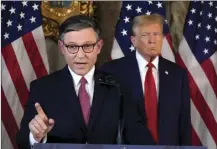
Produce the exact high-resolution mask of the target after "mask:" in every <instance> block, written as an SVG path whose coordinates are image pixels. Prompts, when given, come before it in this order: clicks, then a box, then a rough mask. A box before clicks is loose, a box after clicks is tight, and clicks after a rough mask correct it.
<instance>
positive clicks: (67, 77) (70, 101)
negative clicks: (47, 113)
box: [60, 66, 86, 129]
mask: <svg viewBox="0 0 217 149" xmlns="http://www.w3.org/2000/svg"><path fill="white" fill-rule="evenodd" d="M62 74H63V77H62V78H63V81H62V83H63V85H64V86H63V87H64V89H63V94H62V96H63V97H62V98H63V99H64V100H66V103H67V104H66V105H65V106H66V107H64V108H65V109H69V110H70V109H71V110H72V111H71V112H72V115H73V117H74V118H75V120H74V121H75V122H76V123H78V125H79V126H82V129H85V127H86V126H85V122H84V119H83V114H82V110H81V106H80V102H79V99H78V96H77V95H76V92H75V88H74V85H73V78H72V76H71V74H70V72H69V70H68V67H67V66H66V67H65V68H64V69H63V72H62ZM60 87H61V86H60ZM69 112H70V111H69Z"/></svg>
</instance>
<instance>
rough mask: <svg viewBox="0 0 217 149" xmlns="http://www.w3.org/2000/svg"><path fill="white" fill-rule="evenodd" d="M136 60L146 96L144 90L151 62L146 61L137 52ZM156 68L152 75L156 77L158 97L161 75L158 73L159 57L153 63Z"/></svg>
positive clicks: (153, 69)
mask: <svg viewBox="0 0 217 149" xmlns="http://www.w3.org/2000/svg"><path fill="white" fill-rule="evenodd" d="M136 60H137V63H138V66H139V72H140V76H141V81H142V90H143V93H144V94H145V89H144V82H145V77H146V73H147V70H148V67H147V66H146V65H147V64H148V63H149V62H148V61H146V60H145V59H144V58H143V56H142V55H141V54H140V53H138V52H137V51H136ZM151 63H152V64H153V65H154V67H153V68H152V74H153V77H154V81H155V85H156V90H157V97H158V95H159V73H158V63H159V57H158V56H157V57H156V58H155V59H154V60H153V61H152V62H151Z"/></svg>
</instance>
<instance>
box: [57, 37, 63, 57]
mask: <svg viewBox="0 0 217 149" xmlns="http://www.w3.org/2000/svg"><path fill="white" fill-rule="evenodd" d="M63 48H64V44H63V42H62V41H61V40H58V49H59V50H60V52H61V53H62V54H64V49H63Z"/></svg>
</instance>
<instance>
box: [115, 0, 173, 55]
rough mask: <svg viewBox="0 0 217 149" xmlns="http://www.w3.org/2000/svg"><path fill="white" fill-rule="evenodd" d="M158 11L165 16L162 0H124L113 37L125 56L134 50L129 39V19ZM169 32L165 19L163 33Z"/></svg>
mask: <svg viewBox="0 0 217 149" xmlns="http://www.w3.org/2000/svg"><path fill="white" fill-rule="evenodd" d="M153 13H158V14H160V15H162V16H164V17H165V18H166V13H165V7H164V4H163V2H162V1H124V2H123V4H122V8H121V13H120V17H119V20H118V23H117V26H116V31H115V37H116V40H117V42H118V44H119V46H120V48H121V50H122V52H123V53H124V55H125V56H127V55H130V54H132V52H134V51H135V49H134V47H133V46H132V44H131V41H130V34H131V33H130V32H131V21H132V19H133V17H135V16H138V15H142V14H147V15H150V14H153ZM167 33H169V29H168V25H167V20H165V23H164V34H165V35H166V34H167Z"/></svg>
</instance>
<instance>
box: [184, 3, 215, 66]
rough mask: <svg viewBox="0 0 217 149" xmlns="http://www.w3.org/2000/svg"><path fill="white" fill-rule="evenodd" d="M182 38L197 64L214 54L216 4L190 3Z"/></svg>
mask: <svg viewBox="0 0 217 149" xmlns="http://www.w3.org/2000/svg"><path fill="white" fill-rule="evenodd" d="M184 36H185V39H186V41H187V42H188V45H189V47H190V49H191V50H192V53H193V54H194V56H195V58H196V59H197V60H198V62H199V63H202V62H203V61H204V60H207V59H208V58H209V57H210V56H212V55H213V54H214V52H215V51H216V50H217V2H213V1H212V2H208V1H206V2H205V1H204V2H203V1H195V2H191V3H190V5H189V11H188V14H187V16H186V22H185V28H184Z"/></svg>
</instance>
